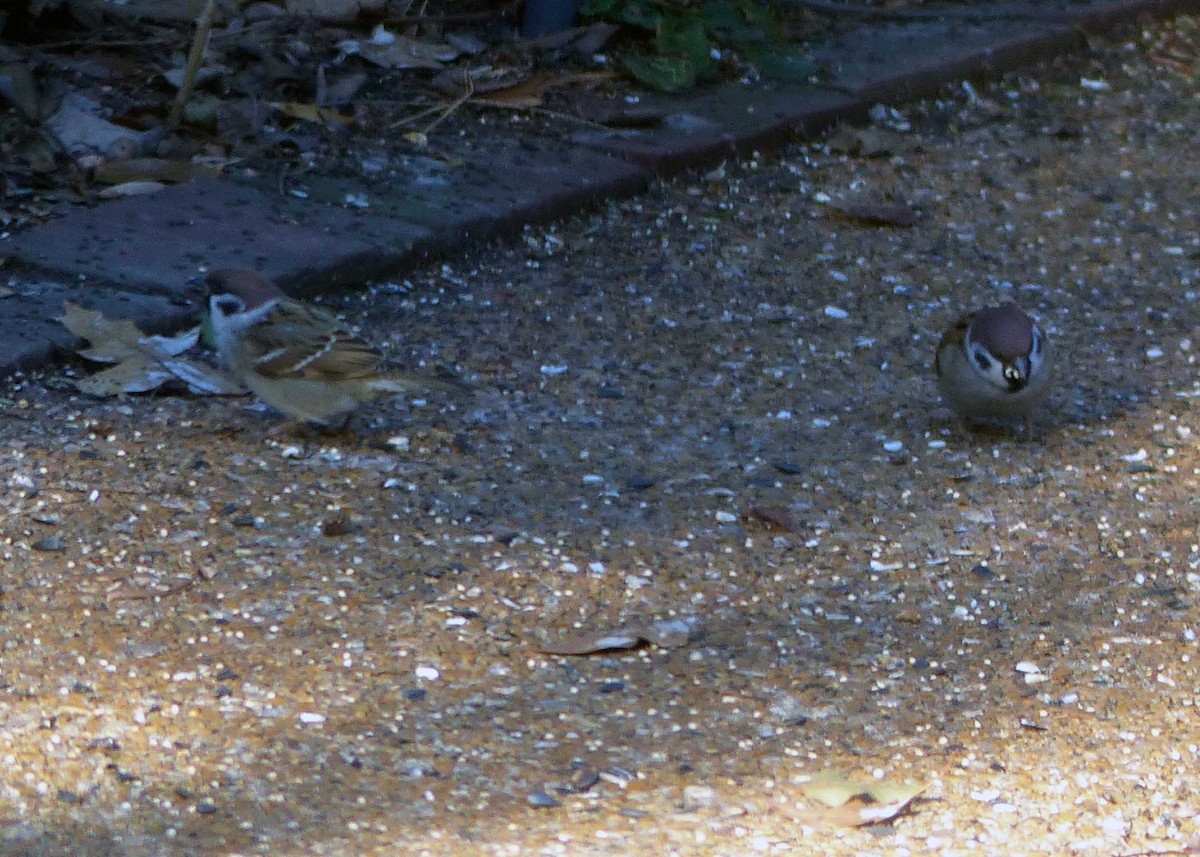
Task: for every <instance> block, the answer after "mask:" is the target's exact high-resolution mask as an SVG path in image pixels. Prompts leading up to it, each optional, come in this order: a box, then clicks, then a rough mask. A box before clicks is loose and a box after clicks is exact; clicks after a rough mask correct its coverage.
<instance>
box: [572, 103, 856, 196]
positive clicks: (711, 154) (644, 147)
mask: <svg viewBox="0 0 1200 857" xmlns="http://www.w3.org/2000/svg"><path fill="white" fill-rule="evenodd" d="M643 101H644V104H643V107H644V109H645V111H646V112H648V113H661V114H662V115H663V117H664V118H663V121H662V122H661V123H660V124H659V125H657V126H655V127H653V128H638V129H614V130H610V131H580V132H577V133H575V134H573V135H572V136H571V139H572V140H573V141H574V142H577V143H580V144H583V145H585V146H589V147H591V148H595V149H599V150H602V151H605V152H608V153H610V154H613V155H618V156H620V157H623V158H628V159H629V160H632V161H637V162H638V163H640V164H643V165H644V166H646V167H647V168H648V169H651V170H653V171H654V172H655V173H657V174H659V175H666V174H670V173H675V172H680V171H682V170H685V169H696V168H704V167H708V166H712V165H715V164H717V163H720V162H721V161H723V160H725V159H726V158H729V157H734V156H737V155H741V156H746V155H749V154H751V153H752V152H755V151H758V152H771V151H775V150H778V149H780V148H782V147H783V146H784V145H785V144H787V143H788V142H789V141H790V140H792V139H795V138H796V137H798V136H806V135H812V134H816V133H818V132H820V131H821V130H823V129H824V128H826V127H828V126H829V125H831V124H833V123H834V122H837V121H852V120H853V119H856V118H861V116H863V115H865V113H866V105H864V104H863V102H862V101H861V100H859V99H855V98H853V97H850V96H847V95H844V94H842V93H840V92H833V91H831V90H828V89H821V88H819V87H812V86H785V85H779V86H775V85H771V84H756V85H755V87H754V90H750V89H748V88H747V87H746V86H743V85H739V84H725V85H722V86H716V87H712V88H710V89H705V90H702V91H700V92H697V93H694V94H691V93H690V94H688V95H687V96H677V97H672V96H665V95H651V96H647V97H646V98H645V99H643Z"/></svg>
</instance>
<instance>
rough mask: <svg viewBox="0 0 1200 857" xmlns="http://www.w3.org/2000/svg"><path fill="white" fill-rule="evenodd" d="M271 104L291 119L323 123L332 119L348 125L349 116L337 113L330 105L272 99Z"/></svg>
mask: <svg viewBox="0 0 1200 857" xmlns="http://www.w3.org/2000/svg"><path fill="white" fill-rule="evenodd" d="M271 106H272V107H274V108H275V109H276V110H278V111H279V112H280V113H282V114H283V115H284V116H290V117H292V118H293V119H303V120H304V121H306V122H316V123H318V124H322V125H323V124H325V123H326V122H330V121H332V122H340V123H341V124H343V125H348V124H349V123H350V121H351V119H350V117H349V116H347V115H345V114H344V113H339V112H338V111H336V110H334V109H332V108H330V107H318V106H317V105H315V104H301V103H300V102H298V101H272V102H271Z"/></svg>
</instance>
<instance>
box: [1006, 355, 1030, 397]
mask: <svg viewBox="0 0 1200 857" xmlns="http://www.w3.org/2000/svg"><path fill="white" fill-rule="evenodd" d="M1004 380H1005V381H1007V382H1008V388H1009V389H1010V390H1019V389H1021V388H1022V387H1024V386H1025V385H1026V384H1027V383H1029V361H1028V360H1026V359H1025V358H1023V357H1022V358H1020V359H1018V360H1014V361H1013V362H1012V363H1007V364H1005V366H1004Z"/></svg>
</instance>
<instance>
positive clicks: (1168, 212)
mask: <svg viewBox="0 0 1200 857" xmlns="http://www.w3.org/2000/svg"><path fill="white" fill-rule="evenodd" d="M1198 46H1200V34H1198V32H1197V27H1196V22H1195V21H1194V20H1193V19H1187V18H1184V19H1180V20H1179V21H1177V22H1176V23H1175V24H1173V25H1169V26H1163V27H1161V28H1158V29H1154V30H1150V31H1147V32H1146V33H1131V34H1129V36H1128V38H1127V40H1124V41H1122V40H1117V41H1112V42H1108V43H1098V44H1097V45H1095V47H1094V50H1093V51H1092V52H1091V53H1090V54H1089V56H1088V57H1086V58H1079V57H1076V58H1071V59H1068V60H1063V61H1061V62H1058V63H1055V64H1053V65H1051V66H1048V67H1045V68H1042V69H1038V70H1036V71H1035V72H1032V73H1029V74H1025V75H1014V76H1009V77H1007V78H1005V79H1004V80H1002V81H1001V82H999V83H998V84H997V85H995V86H993V87H984V86H977V87H969V88H963V89H959V90H955V91H954V92H948V93H946V94H945V96H944V97H943V98H941V99H938V100H932V101H928V102H925V103H922V104H920V105H911V106H907V107H903V108H897V109H896V110H883V111H879V116H880V117H881V120H880V121H886V123H887V126H888V127H889V128H897V127H900V128H903V127H908V128H910V129H911V130H908V131H905V132H903V133H904V137H905V138H906V140H907V142H908V143H909V144H910V145H908V146H906V147H905V150H904V151H903V153H902V154H894V155H890V156H883V157H878V158H866V159H864V158H859V157H850V156H848V155H845V154H842V153H840V152H839V151H836V150H834V149H833V148H830V147H828V146H826V145H824V144H821V143H816V144H812V145H808V146H802V147H797V148H795V149H793V150H792V151H791V152H789V153H788V155H787V157H785V158H784V159H783V160H781V161H780V162H778V163H769V164H768V163H757V162H753V161H751V162H746V163H739V164H732V163H731V164H728V165H727V166H726V168H725V170H724V171H722V173H721V177H720V178H719V179H714V178H712V177H708V178H695V177H694V178H691V179H684V180H680V181H677V182H674V183H671V184H665V185H662V186H660V187H658V188H656V189H655V190H654V191H653V192H652V193H650V194H648V195H647V196H645V197H643V198H641V199H638V200H635V201H632V202H627V203H621V204H613V205H611V206H608V207H607V208H603V209H601V210H598V211H596V212H593V213H591V214H588V215H585V216H582V217H579V218H576V219H574V220H572V221H570V222H567V223H564V224H562V225H560V226H558V227H554V228H550V229H541V228H539V229H531V230H530V231H529V235H528V236H527V238H529V239H530V240H528V241H518V242H514V243H513V244H511V245H502V246H495V247H492V248H488V249H486V250H484V251H483V252H481V253H479V254H478V255H476V256H474V257H472V258H469V259H463V260H456V261H451V262H447V263H445V264H444V265H435V266H432V267H430V268H429V269H427V270H424V271H421V272H419V273H417V274H416V275H414V276H412V277H411V278H410V279H409V280H406V281H402V282H396V283H392V284H388V285H387V287H386V288H383V289H380V290H377V291H376V292H373V293H370V294H364V295H361V296H358V297H356V298H352V299H347V300H345V301H343V302H341V303H340V304H339V305H338V307H337V309H338V310H339V311H341V312H344V313H346V314H347V315H348V317H349V318H350V319H351V320H352V321H356V322H361V323H362V324H363V325H364V328H363V332H364V334H365V335H366V336H367V337H368V338H370V339H372V340H373V341H375V342H377V343H378V344H380V345H381V346H383V347H386V348H387V349H388V350H389V351H390V352H391V353H392V354H394V355H395V357H396V359H397V360H398V361H400V362H403V363H406V364H407V365H409V366H410V367H419V366H420V365H421V364H422V363H424V364H433V363H446V364H450V365H452V366H454V367H455V369H456V371H459V372H460V373H463V374H465V376H466V377H467V378H469V379H471V381H472V383H473V384H474V386H475V387H476V389H477V394H476V396H475V398H474V400H473V401H471V402H469V403H467V404H465V405H464V404H460V403H458V402H455V401H451V400H448V399H444V398H442V397H440V396H437V395H431V396H430V397H429V399H428V400H425V401H423V402H405V401H404V400H396V401H394V402H381V403H377V404H376V405H374V406H372V407H371V408H370V409H368V410H367V411H365V412H364V413H363V414H361V415H360V417H359V420H358V425H359V428H360V434H359V436H358V437H357V438H354V439H344V438H339V439H337V442H336V444H335V443H333V442H332V441H329V440H328V439H322V438H319V437H318V438H301V439H297V438H294V437H287V436H275V435H272V434H271V430H272V428H274V427H275V425H276V424H277V423H278V419H277V418H276V417H274V416H272V415H270V414H267V413H264V412H263V411H262V410H261V409H253V408H249V407H247V405H246V403H244V402H242V401H238V400H229V399H199V398H186V397H171V396H158V397H144V398H134V399H127V400H120V401H117V400H111V401H98V400H92V399H86V398H83V397H81V396H78V395H73V394H72V393H71V392H70V391H69V390H67V389H65V385H64V384H63V383H62V381H61V379H60V378H58V377H55V375H56V374H57V373H51V374H49V375H45V376H38V377H22V378H18V379H15V381H14V383H13V384H12V385H11V387H10V388H9V389H8V391H7V397H8V398H7V399H6V400H5V407H4V410H3V416H2V417H0V439H2V441H3V443H4V445H5V447H6V448H7V449H8V450H9V452H8V454H7V455H6V456H5V457H4V458H3V459H0V483H2V484H3V485H4V486H5V488H6V490H5V491H4V492H3V494H2V495H0V514H3V521H4V524H3V543H2V544H0V558H2V559H3V565H2V567H0V569H2V576H0V590H2V593H3V595H2V600H0V605H2V606H3V608H4V609H3V610H2V611H0V630H2V632H3V639H4V650H3V654H2V656H0V674H2V676H3V685H2V692H0V724H2V726H0V754H3V757H4V762H5V765H6V770H7V772H8V774H7V776H6V777H5V780H4V783H3V785H2V787H0V788H2V794H0V801H3V805H4V807H5V809H6V811H5V813H4V821H3V823H2V824H0V852H3V853H14V854H15V853H95V854H105V853H113V854H123V855H139V854H176V853H178V854H258V853H263V854H265V853H301V852H303V853H309V854H328V855H335V854H336V855H341V854H347V855H349V854H354V855H360V854H372V853H379V854H387V853H413V854H418V853H430V854H450V853H455V854H461V853H480V854H548V855H553V854H573V855H574V854H607V853H621V854H629V853H638V854H641V853H644V854H655V855H660V854H673V853H674V854H684V853H686V854H707V853H712V854H730V853H764V854H772V853H799V851H804V852H805V853H823V854H831V855H838V854H846V855H851V854H863V853H888V854H930V853H933V854H947V855H950V854H976V853H978V854H1000V853H1003V854H1056V855H1061V854H1068V853H1080V854H1104V855H1110V854H1135V853H1141V852H1148V851H1170V850H1175V851H1180V850H1182V849H1184V848H1185V847H1187V846H1188V844H1189V843H1194V842H1195V841H1196V835H1197V823H1196V815H1197V812H1198V810H1197V806H1198V803H1197V797H1196V790H1195V787H1194V785H1193V781H1194V771H1195V770H1196V767H1197V762H1198V759H1197V756H1198V755H1200V727H1198V726H1197V722H1196V717H1195V706H1196V693H1197V691H1196V689H1197V687H1200V675H1198V673H1197V669H1196V662H1197V659H1196V633H1195V624H1196V607H1195V603H1194V602H1195V600H1196V590H1197V588H1198V587H1200V575H1198V573H1197V567H1198V566H1200V544H1197V542H1200V539H1198V538H1197V532H1198V528H1200V507H1198V506H1197V503H1196V500H1195V497H1196V495H1197V490H1196V477H1197V473H1200V470H1198V469H1197V468H1198V467H1200V463H1198V461H1197V451H1196V448H1195V447H1194V446H1193V444H1192V440H1193V432H1194V431H1195V426H1194V425H1193V420H1195V419H1196V407H1195V404H1194V402H1195V401H1196V398H1197V396H1198V395H1200V386H1198V385H1197V382H1196V372H1195V359H1196V357H1195V352H1194V350H1193V344H1192V337H1193V336H1194V334H1193V330H1194V328H1195V325H1196V320H1197V306H1196V288H1197V280H1198V278H1200V271H1198V269H1197V258H1200V237H1198V235H1197V233H1196V223H1197V211H1196V205H1197V202H1196V201H1197V199H1200V192H1198V191H1200V188H1198V187H1197V173H1196V171H1195V145H1196V136H1195V133H1196V132H1195V129H1196V128H1197V127H1200V99H1198V98H1197V90H1196V83H1195V79H1194V77H1193V76H1192V75H1191V74H1190V73H1185V72H1186V71H1187V69H1190V64H1192V63H1194V58H1195V56H1196V55H1197V47H1198ZM1097 82H1102V83H1104V84H1105V85H1104V86H1099V85H1096V84H1097ZM864 200H866V201H867V202H870V201H872V200H875V201H879V202H881V203H888V204H890V203H893V202H897V201H903V202H904V203H906V204H907V205H908V206H909V207H911V209H912V210H913V211H915V212H916V213H917V215H918V216H919V221H918V222H917V223H916V224H915V225H914V226H912V227H907V228H905V227H888V226H883V225H865V224H864V223H863V222H861V221H848V220H846V219H844V218H841V217H837V216H833V214H834V212H832V211H831V210H830V208H831V206H833V205H843V204H850V203H853V204H854V205H856V206H858V205H862V204H863V201H864ZM549 239H553V240H549ZM531 247H536V248H538V249H537V251H536V253H535V252H533V251H532V250H531ZM219 261H220V260H213V262H214V264H216V263H219ZM1003 300H1015V301H1018V302H1019V303H1020V304H1021V305H1023V306H1024V307H1025V308H1026V309H1027V310H1028V311H1030V312H1031V313H1032V314H1033V315H1035V316H1036V317H1037V318H1038V319H1039V320H1040V321H1041V322H1042V323H1043V325H1044V327H1045V328H1046V329H1047V330H1048V332H1049V335H1050V337H1051V339H1052V343H1053V347H1054V348H1055V350H1056V352H1057V354H1058V361H1059V365H1060V367H1061V372H1062V377H1061V380H1060V383H1059V385H1058V387H1057V389H1056V392H1055V393H1054V395H1053V397H1052V399H1051V401H1050V403H1049V404H1048V406H1047V407H1046V408H1045V410H1044V412H1043V413H1042V414H1040V415H1039V417H1038V421H1037V422H1038V426H1037V428H1038V438H1037V440H1035V441H1033V442H1023V441H1021V440H1019V439H1018V432H1017V431H1016V428H1017V427H1015V426H1005V425H1000V426H997V427H994V428H987V429H982V430H978V431H968V430H966V429H964V428H963V427H962V426H961V425H960V424H958V423H957V422H956V421H955V420H954V419H953V418H952V416H951V414H950V413H949V412H948V411H946V410H945V409H944V408H942V407H941V406H939V405H938V404H937V402H936V393H935V390H934V384H933V380H932V371H931V362H932V354H933V348H934V345H935V343H936V341H937V339H938V336H939V335H940V331H941V329H942V328H943V327H944V326H945V325H946V324H948V323H949V322H950V321H951V320H952V319H953V318H954V317H955V316H956V315H957V314H958V313H959V312H961V311H962V310H965V309H968V308H971V307H975V306H979V305H982V304H986V303H994V302H997V301H1003ZM368 310H369V312H368ZM70 371H71V372H73V373H75V374H76V375H77V374H78V373H79V371H80V370H79V369H78V368H75V369H72V370H70ZM333 523H336V524H337V525H336V526H333V525H332V524H333ZM666 627H683V628H687V629H689V630H688V633H687V634H686V635H684V636H686V640H683V639H682V638H680V639H679V640H674V639H672V640H671V641H666V640H664V641H661V642H664V643H668V642H669V645H657V644H655V642H654V635H653V634H651V635H649V637H646V636H643V640H644V641H645V642H643V644H642V645H640V646H639V647H636V648H632V649H619V650H604V651H599V652H596V653H595V654H590V655H583V656H577V657H573V656H559V655H551V654H547V653H545V652H544V651H542V649H541V648H540V645H541V642H542V641H543V640H545V639H547V638H563V637H574V636H587V635H593V636H597V635H598V636H603V635H605V634H612V633H617V632H619V631H620V629H623V628H624V629H629V628H635V629H646V628H666ZM828 777H840V778H845V779H847V780H853V781H859V780H864V781H867V782H872V783H876V784H895V785H907V786H909V787H911V788H913V789H916V788H920V789H922V790H921V791H920V793H919V796H918V797H917V798H916V799H915V800H913V801H912V803H910V804H908V805H907V807H906V808H904V809H902V810H901V811H900V814H899V816H898V817H896V818H895V819H892V820H890V821H888V820H887V819H883V818H881V819H878V820H872V822H871V823H870V824H868V825H867V826H864V827H855V826H851V825H849V824H848V823H847V816H846V815H845V814H844V813H843V814H839V813H837V812H836V811H834V810H835V808H829V807H823V805H821V804H819V803H818V802H816V801H814V800H813V799H812V798H811V796H810V794H811V793H810V792H806V786H809V785H811V784H812V783H813V782H816V781H818V780H819V779H821V778H828ZM851 820H853V819H851ZM860 820H861V819H860Z"/></svg>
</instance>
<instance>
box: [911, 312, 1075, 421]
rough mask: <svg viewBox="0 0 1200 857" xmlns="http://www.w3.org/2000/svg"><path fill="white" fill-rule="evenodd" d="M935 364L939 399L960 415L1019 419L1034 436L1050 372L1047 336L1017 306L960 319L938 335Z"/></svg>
mask: <svg viewBox="0 0 1200 857" xmlns="http://www.w3.org/2000/svg"><path fill="white" fill-rule="evenodd" d="M933 365H934V371H935V372H936V373H937V382H938V390H939V391H940V392H941V394H942V399H943V400H944V401H945V402H946V404H947V405H949V406H950V407H951V408H953V409H954V410H955V411H956V412H957V413H958V414H960V415H961V416H963V417H965V418H966V419H968V420H977V419H995V418H1000V419H1005V418H1012V417H1020V418H1021V419H1022V420H1024V423H1025V437H1026V439H1029V438H1032V437H1033V419H1032V416H1033V411H1034V410H1035V409H1036V408H1037V406H1038V405H1040V404H1041V403H1042V401H1043V400H1044V399H1045V398H1046V394H1047V393H1049V392H1050V386H1051V382H1052V381H1053V374H1054V373H1053V367H1052V366H1051V363H1050V353H1049V348H1048V347H1047V344H1046V336H1045V334H1043V333H1042V330H1041V328H1039V327H1038V326H1037V322H1035V321H1034V320H1033V319H1032V318H1030V317H1029V316H1028V315H1026V314H1025V313H1024V312H1023V311H1022V310H1021V309H1020V308H1019V307H1017V306H1016V305H1015V304H1004V305H1003V306H998V307H988V308H986V309H981V310H976V311H975V312H971V313H967V314H966V315H964V316H963V317H962V318H960V319H959V320H958V321H956V322H955V323H954V324H953V325H951V326H950V328H949V329H948V330H947V331H946V332H945V333H944V334H943V335H942V339H941V341H940V342H939V343H938V347H937V356H936V358H935V360H934V364H933Z"/></svg>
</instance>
